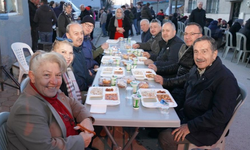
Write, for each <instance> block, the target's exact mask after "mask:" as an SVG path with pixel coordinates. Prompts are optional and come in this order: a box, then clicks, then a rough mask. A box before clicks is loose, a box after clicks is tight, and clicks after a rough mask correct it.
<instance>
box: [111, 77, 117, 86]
mask: <svg viewBox="0 0 250 150" xmlns="http://www.w3.org/2000/svg"><path fill="white" fill-rule="evenodd" d="M115 85H116V76H113V77H112V78H111V86H115Z"/></svg>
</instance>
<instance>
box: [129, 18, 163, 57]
mask: <svg viewBox="0 0 250 150" xmlns="http://www.w3.org/2000/svg"><path fill="white" fill-rule="evenodd" d="M150 33H151V34H152V37H151V38H150V39H149V40H148V41H147V42H142V43H140V42H137V43H136V44H133V48H135V49H136V48H140V49H144V50H145V51H147V52H149V53H150V54H155V55H158V53H159V52H160V46H159V41H160V40H161V23H160V21H158V20H157V19H153V20H152V21H151V22H150Z"/></svg>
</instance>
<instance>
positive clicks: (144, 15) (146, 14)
mask: <svg viewBox="0 0 250 150" xmlns="http://www.w3.org/2000/svg"><path fill="white" fill-rule="evenodd" d="M141 19H148V20H149V21H151V20H152V14H151V9H150V8H149V7H148V6H147V5H145V6H143V7H142V9H141Z"/></svg>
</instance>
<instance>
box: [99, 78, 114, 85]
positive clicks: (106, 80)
mask: <svg viewBox="0 0 250 150" xmlns="http://www.w3.org/2000/svg"><path fill="white" fill-rule="evenodd" d="M98 84H99V85H100V86H111V78H110V77H101V78H99V83H98Z"/></svg>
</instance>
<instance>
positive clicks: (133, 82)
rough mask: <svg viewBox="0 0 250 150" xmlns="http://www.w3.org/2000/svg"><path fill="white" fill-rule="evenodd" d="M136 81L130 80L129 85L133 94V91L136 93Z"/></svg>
mask: <svg viewBox="0 0 250 150" xmlns="http://www.w3.org/2000/svg"><path fill="white" fill-rule="evenodd" d="M138 84H139V83H138V82H137V81H132V82H130V85H131V86H132V88H133V93H134V94H135V93H137V90H138Z"/></svg>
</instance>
